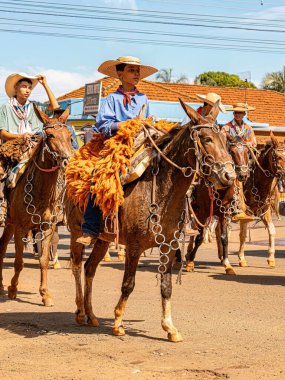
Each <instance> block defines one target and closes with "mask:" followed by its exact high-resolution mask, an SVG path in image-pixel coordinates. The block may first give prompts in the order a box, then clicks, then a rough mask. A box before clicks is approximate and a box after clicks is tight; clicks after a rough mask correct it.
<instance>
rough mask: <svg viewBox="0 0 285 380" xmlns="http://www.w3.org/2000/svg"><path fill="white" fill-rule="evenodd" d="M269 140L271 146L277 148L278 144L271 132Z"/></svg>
mask: <svg viewBox="0 0 285 380" xmlns="http://www.w3.org/2000/svg"><path fill="white" fill-rule="evenodd" d="M270 139H271V142H272V144H273V146H274V147H275V148H277V147H278V145H279V142H278V139H277V137H275V136H274V134H273V132H272V131H270Z"/></svg>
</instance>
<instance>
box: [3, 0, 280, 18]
mask: <svg viewBox="0 0 285 380" xmlns="http://www.w3.org/2000/svg"><path fill="white" fill-rule="evenodd" d="M0 2H1V3H2V4H8V5H11V2H12V3H13V2H14V3H16V4H20V5H22V6H30V7H41V6H42V5H44V6H50V7H52V8H53V9H54V8H55V9H62V10H68V11H70V10H79V11H83V12H86V11H88V12H104V13H106V12H108V13H110V12H113V13H114V11H116V12H120V13H123V14H124V15H125V14H126V11H127V12H131V15H132V16H136V15H139V13H140V12H144V13H146V14H148V15H152V14H154V15H155V17H159V16H160V15H169V16H170V17H171V18H173V16H174V15H177V16H183V19H185V17H186V16H187V19H188V17H189V16H197V17H211V18H214V19H215V18H216V19H220V18H222V19H225V18H226V19H227V20H229V19H233V20H238V21H241V20H247V21H249V20H250V21H251V22H252V20H256V19H254V18H253V17H237V16H230V15H226V16H223V15H211V14H203V13H185V12H172V11H171V12H170V11H161V10H159V11H156V10H155V11H154V10H148V9H140V10H139V9H137V10H135V11H134V10H132V9H131V8H121V7H120V8H117V7H106V6H105V7H103V6H98V5H96V6H92V5H74V4H72V3H55V2H51V1H37V2H35V1H31V0H10V1H0ZM163 17H164V16H163ZM257 20H258V21H270V22H277V23H284V22H285V20H276V19H264V18H258V19H257ZM211 21H212V20H211ZM223 21H224V20H223Z"/></svg>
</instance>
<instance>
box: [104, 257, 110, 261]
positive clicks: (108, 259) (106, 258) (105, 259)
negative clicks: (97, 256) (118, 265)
mask: <svg viewBox="0 0 285 380" xmlns="http://www.w3.org/2000/svg"><path fill="white" fill-rule="evenodd" d="M103 261H105V262H109V261H111V257H110V256H105V257H104V259H103Z"/></svg>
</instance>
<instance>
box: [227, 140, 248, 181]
mask: <svg viewBox="0 0 285 380" xmlns="http://www.w3.org/2000/svg"><path fill="white" fill-rule="evenodd" d="M226 137H227V146H228V150H229V152H230V154H231V156H232V159H233V161H234V164H235V169H236V175H237V178H238V180H239V181H241V182H244V181H245V180H246V179H247V178H248V176H249V174H250V167H249V154H248V153H249V151H248V147H247V144H246V143H244V142H243V140H242V138H241V137H240V136H235V137H233V136H231V135H230V134H229V133H227V135H226Z"/></svg>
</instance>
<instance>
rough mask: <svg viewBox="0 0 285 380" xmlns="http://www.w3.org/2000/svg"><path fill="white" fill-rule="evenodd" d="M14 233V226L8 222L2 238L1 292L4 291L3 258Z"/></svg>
mask: <svg viewBox="0 0 285 380" xmlns="http://www.w3.org/2000/svg"><path fill="white" fill-rule="evenodd" d="M13 234H14V226H13V225H12V224H7V225H6V226H5V228H4V231H3V234H2V236H1V238H0V294H3V293H4V285H3V259H4V255H5V253H6V250H7V246H8V244H9V241H10V239H11V238H12V236H13Z"/></svg>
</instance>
